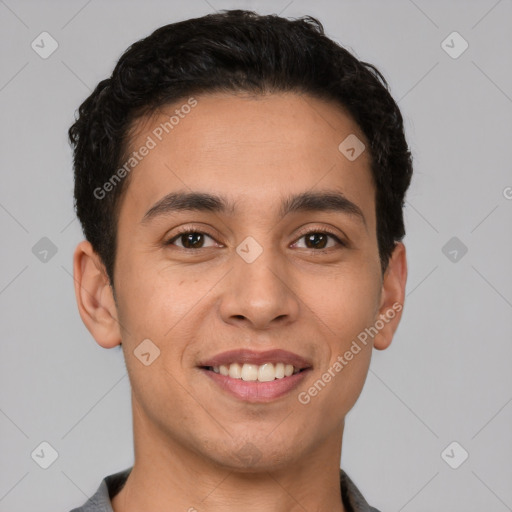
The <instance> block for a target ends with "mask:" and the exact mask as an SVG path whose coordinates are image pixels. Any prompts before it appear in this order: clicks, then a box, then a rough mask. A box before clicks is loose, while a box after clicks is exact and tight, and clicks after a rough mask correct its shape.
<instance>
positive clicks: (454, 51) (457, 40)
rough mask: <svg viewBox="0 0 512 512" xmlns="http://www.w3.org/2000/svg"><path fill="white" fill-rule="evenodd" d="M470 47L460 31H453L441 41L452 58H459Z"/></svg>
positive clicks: (442, 46) (443, 47)
mask: <svg viewBox="0 0 512 512" xmlns="http://www.w3.org/2000/svg"><path fill="white" fill-rule="evenodd" d="M468 47H469V44H468V42H467V41H466V40H465V39H464V38H463V37H462V36H461V35H460V34H459V33H458V32H455V31H454V32H452V33H451V34H450V35H449V36H448V37H447V38H446V39H444V40H443V42H442V43H441V48H442V49H443V50H444V51H445V52H446V53H447V54H448V55H449V56H450V57H451V58H452V59H458V58H459V57H460V56H461V55H462V54H463V53H464V52H465V51H466V50H467V49H468Z"/></svg>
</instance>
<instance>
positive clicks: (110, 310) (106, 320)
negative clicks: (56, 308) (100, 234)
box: [73, 240, 121, 348]
mask: <svg viewBox="0 0 512 512" xmlns="http://www.w3.org/2000/svg"><path fill="white" fill-rule="evenodd" d="M73 274H74V281H75V296H76V301H77V305H78V310H79V312H80V316H81V318H82V321H83V322H84V324H85V326H86V327H87V329H88V330H89V332H90V333H91V334H92V336H93V337H94V339H95V340H96V342H97V343H98V344H99V345H101V346H102V347H104V348H113V347H115V346H116V345H119V344H120V343H121V330H120V328H119V323H118V321H117V307H116V303H115V301H114V295H113V291H112V287H111V286H110V282H109V280H108V276H107V274H106V271H105V267H104V265H103V263H102V261H101V259H100V257H99V256H98V255H97V254H96V253H95V252H94V250H93V248H92V245H91V244H90V243H89V242H88V241H87V240H84V241H82V242H80V243H79V244H78V245H77V247H76V249H75V254H74V256H73Z"/></svg>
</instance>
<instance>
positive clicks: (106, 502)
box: [70, 468, 379, 512]
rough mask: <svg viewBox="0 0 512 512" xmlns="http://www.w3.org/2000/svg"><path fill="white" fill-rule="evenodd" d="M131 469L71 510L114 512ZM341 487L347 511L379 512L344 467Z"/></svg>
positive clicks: (104, 483)
mask: <svg viewBox="0 0 512 512" xmlns="http://www.w3.org/2000/svg"><path fill="white" fill-rule="evenodd" d="M131 470H132V468H128V469H125V470H123V471H120V472H119V473H114V474H113V475H109V476H107V477H105V478H104V479H103V480H102V482H101V485H100V486H99V487H98V490H97V491H96V492H95V494H94V495H93V496H91V497H90V498H89V499H88V500H87V502H86V503H84V505H82V506H81V507H78V508H74V509H73V510H71V511H70V512H114V511H113V510H112V503H111V501H110V500H111V499H112V498H113V497H114V496H115V495H116V494H117V493H118V492H119V491H120V490H121V489H122V487H123V485H124V484H125V482H126V480H127V479H128V475H129V474H130V471H131ZM340 487H341V497H342V499H343V505H344V506H345V508H346V509H347V512H379V511H378V510H377V509H376V508H373V507H370V505H368V503H367V502H366V500H365V499H364V498H363V495H362V494H361V493H360V492H359V489H358V488H357V487H356V485H355V484H354V482H352V480H350V478H349V477H348V475H347V474H346V473H345V472H344V471H343V470H342V469H340Z"/></svg>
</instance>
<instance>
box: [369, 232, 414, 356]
mask: <svg viewBox="0 0 512 512" xmlns="http://www.w3.org/2000/svg"><path fill="white" fill-rule="evenodd" d="M406 282H407V258H406V250H405V245H404V244H403V243H401V242H397V243H396V244H395V249H394V250H393V253H392V255H391V257H390V259H389V264H388V268H387V269H386V272H385V273H384V278H383V282H382V294H381V303H380V307H379V312H378V316H377V318H376V319H375V320H376V324H377V326H378V327H382V328H379V329H378V333H377V334H376V335H375V337H374V339H373V346H374V348H376V349H377V350H384V349H386V348H388V347H389V345H391V341H392V340H393V335H394V334H395V331H396V330H397V328H398V324H399V323H400V318H401V316H402V310H403V305H404V300H405V285H406ZM379 320H380V322H379Z"/></svg>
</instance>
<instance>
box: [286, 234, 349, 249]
mask: <svg viewBox="0 0 512 512" xmlns="http://www.w3.org/2000/svg"><path fill="white" fill-rule="evenodd" d="M329 238H331V239H333V240H335V241H336V244H334V246H333V245H331V246H330V247H327V244H328V240H329ZM300 239H304V240H305V246H306V247H305V248H306V249H312V250H315V249H318V250H321V249H329V248H331V247H335V246H336V245H341V246H345V244H344V243H343V242H342V241H341V240H340V239H339V238H338V237H337V236H336V235H334V234H333V233H330V232H328V231H322V230H315V231H309V232H308V233H304V234H302V235H301V237H300V238H299V240H300ZM297 243H298V242H296V243H295V244H294V245H297Z"/></svg>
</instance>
